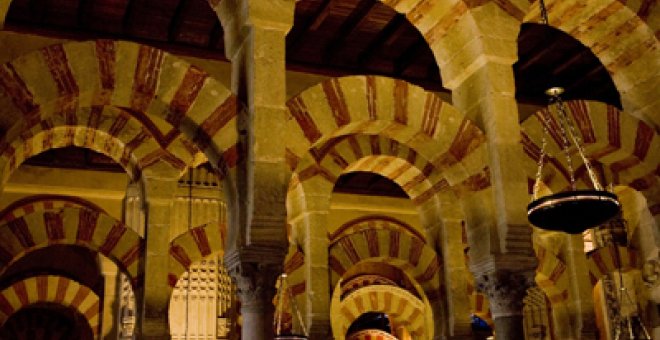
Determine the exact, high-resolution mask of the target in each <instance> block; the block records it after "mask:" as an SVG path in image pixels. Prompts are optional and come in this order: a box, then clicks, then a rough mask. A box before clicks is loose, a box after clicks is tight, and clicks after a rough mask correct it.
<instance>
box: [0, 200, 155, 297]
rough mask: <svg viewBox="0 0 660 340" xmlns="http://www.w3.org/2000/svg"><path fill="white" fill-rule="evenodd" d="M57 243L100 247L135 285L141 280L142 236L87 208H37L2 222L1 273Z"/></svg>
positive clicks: (0, 241) (0, 230)
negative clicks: (51, 209) (26, 257)
mask: <svg viewBox="0 0 660 340" xmlns="http://www.w3.org/2000/svg"><path fill="white" fill-rule="evenodd" d="M54 244H63V245H76V246H82V247H86V248H89V249H91V250H94V251H97V252H99V253H101V254H103V255H105V256H106V257H108V258H110V259H111V260H113V261H114V262H115V263H116V264H117V266H119V268H121V269H122V270H123V271H125V272H126V273H127V274H128V276H129V278H130V279H131V282H132V283H133V285H134V286H135V285H137V284H139V283H140V282H141V280H142V272H141V269H140V266H139V263H138V262H139V261H138V260H139V258H140V257H141V256H142V249H143V241H142V238H140V236H139V235H138V234H137V233H136V232H134V231H133V230H131V229H130V228H127V227H126V226H125V225H124V224H123V223H122V222H120V221H118V220H116V219H115V218H113V217H111V216H108V215H106V214H104V213H101V212H98V211H94V210H89V209H85V208H62V209H59V210H56V211H37V212H33V213H30V214H27V215H24V216H21V217H19V218H16V219H14V220H11V221H9V222H7V223H6V224H4V225H2V226H0V274H1V273H2V272H4V271H5V270H7V268H8V267H9V266H10V265H11V264H12V263H14V262H16V261H17V260H18V259H20V258H22V257H23V256H25V255H27V254H29V253H30V252H32V251H35V250H38V249H41V248H45V247H48V246H50V245H54Z"/></svg>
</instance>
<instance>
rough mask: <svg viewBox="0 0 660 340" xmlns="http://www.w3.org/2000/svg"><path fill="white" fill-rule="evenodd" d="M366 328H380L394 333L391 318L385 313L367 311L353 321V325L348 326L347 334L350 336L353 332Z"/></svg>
mask: <svg viewBox="0 0 660 340" xmlns="http://www.w3.org/2000/svg"><path fill="white" fill-rule="evenodd" d="M365 329H378V330H381V331H383V332H387V333H390V334H392V326H391V324H390V319H389V318H388V317H387V315H386V314H385V313H378V312H367V313H364V314H362V315H360V317H358V318H357V319H356V320H355V321H353V323H352V324H351V326H350V327H348V331H347V332H346V336H349V335H351V334H353V333H357V332H359V331H362V330H365Z"/></svg>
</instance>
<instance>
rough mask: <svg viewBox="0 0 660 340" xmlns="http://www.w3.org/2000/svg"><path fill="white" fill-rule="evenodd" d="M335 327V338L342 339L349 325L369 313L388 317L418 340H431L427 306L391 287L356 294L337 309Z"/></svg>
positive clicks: (402, 291) (377, 287)
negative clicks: (378, 313)
mask: <svg viewBox="0 0 660 340" xmlns="http://www.w3.org/2000/svg"><path fill="white" fill-rule="evenodd" d="M332 309H333V312H332V313H333V314H334V315H337V318H336V320H334V322H333V323H332V326H333V333H334V335H335V338H337V339H343V336H344V335H345V334H346V332H347V331H348V328H349V327H350V325H351V324H352V323H353V321H355V320H356V319H357V318H358V317H359V316H360V315H362V314H364V313H367V312H380V313H385V314H387V316H388V317H389V318H390V319H391V320H392V321H393V322H394V323H395V324H397V325H403V326H404V327H406V329H407V330H408V331H409V332H410V334H411V335H412V336H413V337H414V338H415V339H431V338H432V336H433V331H432V327H429V325H427V321H428V320H427V319H426V317H425V315H426V313H425V310H426V307H425V305H424V303H423V302H422V301H421V300H420V299H418V298H417V297H415V296H414V295H412V294H410V293H409V292H408V291H407V290H405V289H402V288H398V287H393V286H389V285H373V286H368V287H363V288H360V289H358V290H356V291H353V292H352V293H350V294H349V295H348V296H346V297H345V298H344V299H343V300H341V301H340V302H339V303H338V304H337V305H336V306H335V305H334V304H333V308H332Z"/></svg>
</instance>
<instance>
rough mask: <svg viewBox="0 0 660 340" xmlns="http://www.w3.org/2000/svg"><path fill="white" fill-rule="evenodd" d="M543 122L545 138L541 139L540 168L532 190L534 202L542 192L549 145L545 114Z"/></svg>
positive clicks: (542, 116)
mask: <svg viewBox="0 0 660 340" xmlns="http://www.w3.org/2000/svg"><path fill="white" fill-rule="evenodd" d="M540 116H541V118H542V119H543V121H542V122H541V125H542V126H543V137H542V139H541V154H540V155H539V160H538V164H537V165H538V168H537V170H536V177H535V181H534V188H533V189H532V201H534V200H536V199H537V198H538V195H539V191H540V190H541V179H542V178H541V177H542V176H543V165H545V158H546V147H547V145H548V139H547V136H548V124H549V123H550V122H549V121H548V117H547V116H546V115H545V114H541V115H540Z"/></svg>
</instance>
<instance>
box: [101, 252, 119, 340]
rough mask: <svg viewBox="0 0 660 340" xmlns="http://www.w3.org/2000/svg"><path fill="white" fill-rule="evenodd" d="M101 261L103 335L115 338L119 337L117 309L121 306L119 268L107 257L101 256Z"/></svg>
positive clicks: (106, 337) (107, 337)
mask: <svg viewBox="0 0 660 340" xmlns="http://www.w3.org/2000/svg"><path fill="white" fill-rule="evenodd" d="M99 262H100V263H101V270H102V271H103V285H104V287H103V292H104V294H103V306H101V308H103V311H102V312H101V315H102V316H103V319H102V320H101V336H102V337H103V338H104V339H115V338H117V328H118V327H117V326H118V323H117V322H116V316H117V309H118V308H119V299H118V296H117V295H118V294H117V293H118V292H119V288H118V286H119V284H120V282H119V279H118V274H119V268H117V265H116V264H115V263H114V262H112V260H110V259H109V258H107V257H104V256H99Z"/></svg>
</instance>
